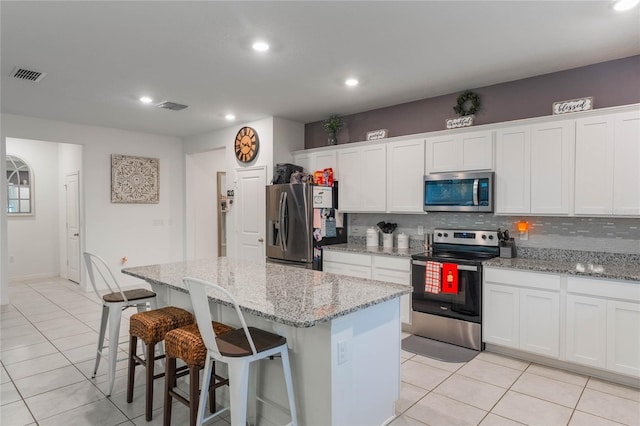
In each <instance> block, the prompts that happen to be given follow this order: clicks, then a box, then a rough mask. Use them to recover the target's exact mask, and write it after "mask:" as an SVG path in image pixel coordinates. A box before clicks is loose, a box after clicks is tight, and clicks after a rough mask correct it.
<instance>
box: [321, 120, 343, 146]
mask: <svg viewBox="0 0 640 426" xmlns="http://www.w3.org/2000/svg"><path fill="white" fill-rule="evenodd" d="M322 126H323V127H324V129H325V130H326V131H327V133H329V138H328V140H327V143H328V144H329V145H336V144H337V143H338V139H337V138H336V133H338V130H340V129H342V127H343V126H344V120H343V119H342V118H340V116H339V115H338V114H331V115H330V116H329V118H327V119H326V120H324V121H323V122H322Z"/></svg>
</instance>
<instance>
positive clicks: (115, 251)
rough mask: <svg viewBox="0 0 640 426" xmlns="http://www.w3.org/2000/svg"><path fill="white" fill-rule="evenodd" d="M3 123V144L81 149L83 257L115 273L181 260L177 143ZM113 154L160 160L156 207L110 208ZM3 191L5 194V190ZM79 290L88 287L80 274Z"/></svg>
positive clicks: (15, 120) (23, 120) (72, 127)
mask: <svg viewBox="0 0 640 426" xmlns="http://www.w3.org/2000/svg"><path fill="white" fill-rule="evenodd" d="M1 120H2V135H1V136H2V141H3V143H4V141H5V138H7V137H13V138H21V139H34V140H44V141H52V142H59V143H71V144H80V145H82V146H83V162H82V170H83V171H84V173H83V174H82V175H81V176H80V185H81V188H82V189H83V193H84V199H83V206H82V208H83V209H84V227H83V229H81V230H80V233H81V247H82V250H83V251H84V250H86V251H91V252H95V253H98V254H99V255H101V256H102V257H103V258H105V260H107V262H108V263H109V266H110V267H111V268H112V269H114V271H116V272H117V271H119V270H120V269H121V267H122V265H121V264H120V259H121V258H122V257H123V256H126V257H128V259H129V262H128V263H127V266H136V265H145V264H152V263H162V262H169V261H178V260H182V259H183V258H184V256H183V253H184V238H183V237H184V181H185V179H184V176H185V173H184V154H183V151H182V144H181V140H180V139H178V138H174V137H168V136H160V135H152V134H147V133H138V132H129V131H124V130H118V129H109V128H104V127H93V126H84V125H78V124H72V123H64V122H58V121H51V120H42V119H38V118H31V117H24V116H18V115H10V114H2V116H1ZM111 154H125V155H137V156H143V157H155V158H159V159H160V202H159V203H158V204H112V203H111V195H110V194H111V159H110V156H111ZM3 170H4V168H3ZM3 189H4V191H5V192H4V193H6V188H3ZM2 197H4V195H3V196H2ZM5 203H6V201H5ZM3 205H4V204H3ZM36 208H37V207H36ZM4 212H6V208H4V209H3V210H2V216H1V223H0V226H2V227H4V226H6V213H4ZM55 226H57V224H56V225H55ZM0 240H2V244H4V241H5V240H6V233H4V232H3V233H2V236H1V237H0ZM0 247H2V248H3V249H4V246H1V245H0ZM5 253H6V251H3V252H2V253H0V254H2V257H1V259H2V260H1V262H2V278H3V281H2V283H1V286H0V288H1V289H2V292H1V294H2V303H8V298H7V290H8V283H7V279H6V278H5V272H4V271H5V270H6V269H5V267H6V266H5V265H6V260H5V259H6V255H5ZM117 275H118V277H119V278H120V279H121V282H122V283H123V284H124V285H132V284H139V283H140V282H139V280H137V279H135V278H132V277H128V276H125V275H122V274H120V273H118V274H117ZM81 284H82V285H86V274H85V273H84V269H83V275H82V283H81Z"/></svg>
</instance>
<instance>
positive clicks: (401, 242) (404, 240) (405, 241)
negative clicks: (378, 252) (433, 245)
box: [398, 232, 409, 249]
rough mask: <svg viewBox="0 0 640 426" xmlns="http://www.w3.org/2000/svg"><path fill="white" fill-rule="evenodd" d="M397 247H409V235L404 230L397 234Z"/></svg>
mask: <svg viewBox="0 0 640 426" xmlns="http://www.w3.org/2000/svg"><path fill="white" fill-rule="evenodd" d="M398 248H399V249H408V248H409V236H408V235H407V234H405V233H404V232H401V233H400V234H398Z"/></svg>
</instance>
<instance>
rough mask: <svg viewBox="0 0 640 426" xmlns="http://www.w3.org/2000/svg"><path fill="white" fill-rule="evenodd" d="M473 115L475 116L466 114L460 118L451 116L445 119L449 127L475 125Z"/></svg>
mask: <svg viewBox="0 0 640 426" xmlns="http://www.w3.org/2000/svg"><path fill="white" fill-rule="evenodd" d="M473 117H475V115H465V116H462V117H458V118H449V119H447V120H445V123H447V129H455V128H458V127H468V126H473Z"/></svg>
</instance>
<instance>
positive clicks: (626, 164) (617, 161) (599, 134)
mask: <svg viewBox="0 0 640 426" xmlns="http://www.w3.org/2000/svg"><path fill="white" fill-rule="evenodd" d="M575 213H576V214H585V215H611V214H613V215H626V216H635V215H640V112H638V111H633V112H628V113H619V114H608V115H602V116H595V117H587V118H581V119H578V120H577V122H576V166H575Z"/></svg>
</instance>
